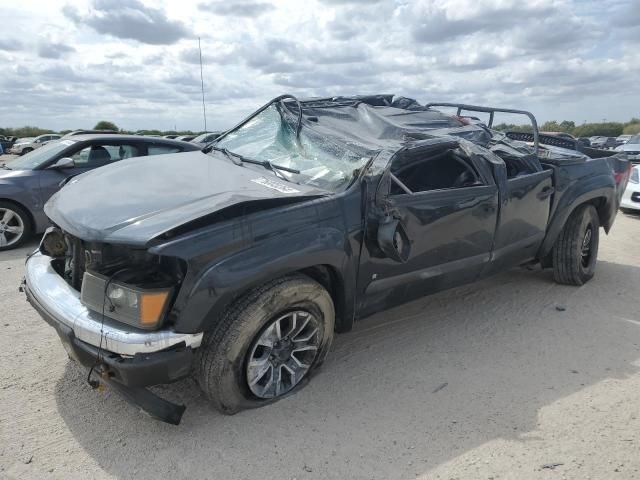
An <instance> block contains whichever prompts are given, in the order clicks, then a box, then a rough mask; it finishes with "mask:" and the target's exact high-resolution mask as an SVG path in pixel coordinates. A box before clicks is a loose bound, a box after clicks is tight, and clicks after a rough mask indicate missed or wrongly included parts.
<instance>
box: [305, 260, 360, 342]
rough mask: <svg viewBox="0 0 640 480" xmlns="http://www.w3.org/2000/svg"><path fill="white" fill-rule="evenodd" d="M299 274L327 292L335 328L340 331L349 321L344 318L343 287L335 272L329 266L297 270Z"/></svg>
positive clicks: (315, 266)
mask: <svg viewBox="0 0 640 480" xmlns="http://www.w3.org/2000/svg"><path fill="white" fill-rule="evenodd" d="M299 273H302V274H303V275H306V276H308V277H310V278H312V279H313V280H315V281H316V282H318V283H319V284H320V285H322V286H323V287H324V288H325V289H326V290H327V291H328V292H329V295H331V299H332V300H333V304H334V305H335V308H336V328H337V330H338V331H340V330H341V329H340V325H341V324H342V323H343V321H346V320H349V321H350V319H345V318H344V316H345V310H346V308H345V305H346V304H345V294H344V285H343V283H342V279H341V278H340V276H339V274H338V272H337V270H336V269H335V268H333V267H332V266H330V265H314V266H313V267H308V268H303V269H302V270H299Z"/></svg>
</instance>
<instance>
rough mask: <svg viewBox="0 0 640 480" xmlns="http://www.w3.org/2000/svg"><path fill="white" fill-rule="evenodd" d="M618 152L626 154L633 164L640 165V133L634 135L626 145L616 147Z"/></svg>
mask: <svg viewBox="0 0 640 480" xmlns="http://www.w3.org/2000/svg"><path fill="white" fill-rule="evenodd" d="M616 151H617V152H624V153H626V154H627V158H628V159H629V160H630V161H631V162H632V163H640V133H639V134H637V135H633V136H632V137H631V138H630V139H629V140H627V142H626V143H625V144H624V145H620V146H619V147H616Z"/></svg>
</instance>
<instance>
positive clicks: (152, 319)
mask: <svg viewBox="0 0 640 480" xmlns="http://www.w3.org/2000/svg"><path fill="white" fill-rule="evenodd" d="M172 293H173V288H170V287H168V288H144V287H140V286H137V285H128V284H125V283H118V282H117V281H111V282H110V281H109V278H108V277H105V276H103V275H99V274H96V273H92V272H85V274H84V277H83V279H82V290H81V300H82V303H83V304H84V305H85V306H86V307H88V308H90V309H91V310H94V311H96V312H102V311H104V315H105V316H106V317H109V318H112V319H114V320H117V321H119V322H122V323H126V324H128V325H132V326H134V327H137V328H143V329H146V330H152V329H155V328H157V327H158V326H159V325H160V323H161V322H162V320H163V319H164V316H165V314H166V311H167V308H168V306H169V300H170V298H171V294H172Z"/></svg>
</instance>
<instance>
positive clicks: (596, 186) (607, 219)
mask: <svg viewBox="0 0 640 480" xmlns="http://www.w3.org/2000/svg"><path fill="white" fill-rule="evenodd" d="M584 203H593V204H594V205H595V206H596V208H597V210H598V216H599V218H600V225H601V226H602V227H604V229H605V231H606V232H607V233H608V232H609V229H610V228H611V225H612V224H613V220H614V219H615V216H616V213H617V209H618V204H617V201H616V187H615V183H614V182H613V179H612V178H610V177H606V176H597V177H593V178H590V179H581V180H580V181H578V182H575V183H574V184H572V185H571V187H569V190H568V191H566V192H564V193H563V194H562V196H560V200H559V204H558V205H557V206H556V208H555V209H554V213H553V216H552V218H551V220H550V221H549V225H548V227H547V233H546V236H545V239H544V241H543V242H542V245H541V246H540V249H539V250H538V255H537V258H543V257H545V256H546V255H547V254H549V252H551V249H552V248H553V245H554V243H555V242H556V239H557V238H558V235H560V232H561V231H562V228H563V227H564V225H565V223H566V222H567V220H568V219H569V216H570V215H571V213H572V212H573V211H574V210H575V209H576V208H577V207H578V206H580V205H582V204H584Z"/></svg>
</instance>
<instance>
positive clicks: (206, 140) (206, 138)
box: [191, 132, 222, 147]
mask: <svg viewBox="0 0 640 480" xmlns="http://www.w3.org/2000/svg"><path fill="white" fill-rule="evenodd" d="M221 133H222V132H207V133H203V134H201V135H198V136H197V137H195V138H194V139H193V140H191V143H195V144H197V145H200V146H201V147H204V146H205V145H208V144H210V143H211V142H213V141H214V140H215V139H216V138H218V137H219V136H220V134H221Z"/></svg>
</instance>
